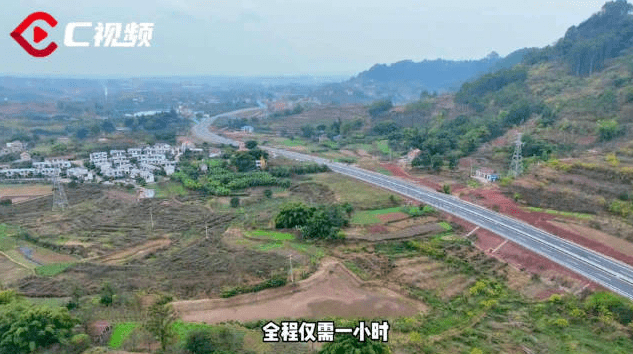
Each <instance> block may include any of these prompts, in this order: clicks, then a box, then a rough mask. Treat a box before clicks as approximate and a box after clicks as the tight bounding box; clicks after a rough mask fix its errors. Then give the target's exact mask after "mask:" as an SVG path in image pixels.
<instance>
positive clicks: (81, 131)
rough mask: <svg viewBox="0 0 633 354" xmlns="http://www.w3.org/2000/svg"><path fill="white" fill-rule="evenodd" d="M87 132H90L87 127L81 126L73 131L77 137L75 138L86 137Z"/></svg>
mask: <svg viewBox="0 0 633 354" xmlns="http://www.w3.org/2000/svg"><path fill="white" fill-rule="evenodd" d="M88 134H90V131H89V130H88V128H86V127H81V128H79V129H78V130H77V132H76V133H75V136H76V137H77V139H85V138H87V137H88Z"/></svg>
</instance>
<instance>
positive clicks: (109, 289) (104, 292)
mask: <svg viewBox="0 0 633 354" xmlns="http://www.w3.org/2000/svg"><path fill="white" fill-rule="evenodd" d="M114 294H115V291H114V287H113V286H112V284H110V282H105V283H104V284H103V287H101V298H100V299H99V302H101V303H102V304H104V305H106V306H110V305H112V302H113V301H114Z"/></svg>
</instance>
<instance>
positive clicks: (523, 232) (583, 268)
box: [192, 108, 633, 300]
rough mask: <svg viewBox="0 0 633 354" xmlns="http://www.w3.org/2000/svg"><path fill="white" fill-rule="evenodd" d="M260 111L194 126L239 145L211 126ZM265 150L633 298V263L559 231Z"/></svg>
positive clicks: (396, 181) (375, 176) (393, 180)
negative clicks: (452, 219) (387, 194)
mask: <svg viewBox="0 0 633 354" xmlns="http://www.w3.org/2000/svg"><path fill="white" fill-rule="evenodd" d="M256 110H258V108H248V109H242V110H239V111H234V112H228V113H224V114H221V115H217V116H214V117H211V118H207V119H205V120H203V121H202V122H201V123H200V124H198V125H196V126H194V127H193V129H192V132H193V133H194V135H196V136H197V137H198V138H200V139H203V140H207V141H209V142H213V143H220V144H230V145H235V146H237V145H238V142H236V141H235V140H231V139H227V138H224V137H222V136H219V135H217V134H213V133H211V132H210V131H209V126H210V125H211V123H213V121H215V120H216V119H217V118H220V117H226V116H231V115H234V114H237V113H243V112H246V111H256ZM262 149H266V150H268V151H270V152H272V153H275V154H277V155H280V156H284V157H286V158H291V159H294V160H297V161H311V162H316V163H320V164H325V165H327V166H328V167H330V169H331V170H332V171H334V172H337V173H341V174H344V175H346V176H349V177H352V178H355V179H358V180H361V181H364V182H367V183H371V184H374V185H377V186H379V187H382V188H385V189H388V190H391V191H394V192H396V193H399V194H402V195H404V196H406V197H409V198H411V199H414V200H418V201H420V202H423V203H426V204H429V205H431V206H433V207H434V208H437V209H440V210H442V211H445V212H447V213H450V214H453V215H455V216H457V217H459V218H461V219H464V220H466V221H468V222H470V223H472V224H475V225H478V226H480V227H482V228H484V229H487V230H490V231H491V232H494V233H495V234H497V235H499V236H502V237H504V238H506V239H508V240H510V241H512V242H515V243H517V244H519V245H521V246H523V247H525V248H527V249H529V250H531V251H533V252H535V253H538V254H540V255H542V256H544V257H546V258H548V259H550V260H551V261H554V262H556V263H558V264H560V265H562V266H564V267H566V268H568V269H570V270H572V271H574V272H576V273H578V274H580V275H583V276H585V277H586V278H588V279H591V280H592V281H594V282H596V283H597V284H600V285H602V286H604V287H606V288H608V289H611V290H612V291H614V292H616V293H618V294H620V295H623V296H625V297H627V298H629V299H632V300H633V267H631V266H629V265H628V264H625V263H623V262H620V261H618V260H615V259H613V258H610V257H608V256H605V255H602V254H600V253H597V252H595V251H592V250H590V249H587V248H585V247H582V246H579V245H577V244H575V243H572V242H569V241H567V240H564V239H561V238H560V237H558V236H555V235H553V234H550V233H548V232H546V231H543V230H541V229H538V228H536V227H534V226H532V225H529V224H527V223H524V222H522V221H519V220H516V219H513V218H511V217H508V216H505V215H503V214H500V213H497V212H494V211H491V210H488V209H486V208H484V207H481V206H478V205H475V204H472V203H469V202H466V201H463V200H461V199H459V198H456V197H453V196H451V195H447V194H443V193H438V192H436V191H434V190H431V189H429V188H426V187H423V186H419V185H415V184H412V183H410V182H407V181H404V180H402V179H400V178H397V177H391V176H385V175H382V174H379V173H375V172H371V171H367V170H364V169H361V168H358V167H353V166H349V165H346V164H343V163H338V162H332V161H330V160H327V159H324V158H320V157H315V156H311V155H306V154H300V153H296V152H291V151H286V150H282V149H276V148H272V147H264V146H262Z"/></svg>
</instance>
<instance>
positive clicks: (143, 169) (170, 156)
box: [0, 140, 222, 183]
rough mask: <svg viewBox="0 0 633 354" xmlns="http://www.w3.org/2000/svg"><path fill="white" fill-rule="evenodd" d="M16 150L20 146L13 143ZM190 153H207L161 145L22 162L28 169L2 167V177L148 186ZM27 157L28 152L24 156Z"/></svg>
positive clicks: (189, 145)
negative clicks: (140, 182)
mask: <svg viewBox="0 0 633 354" xmlns="http://www.w3.org/2000/svg"><path fill="white" fill-rule="evenodd" d="M11 144H12V146H13V147H14V148H15V146H16V145H14V144H13V143H11ZM186 151H192V152H198V153H200V152H204V150H203V149H200V148H196V146H195V144H194V143H192V142H191V141H187V140H185V141H183V142H182V143H181V144H179V145H177V146H175V147H173V146H171V145H169V144H164V143H159V144H155V145H153V146H146V147H135V148H129V149H127V150H110V151H109V152H108V151H97V152H93V153H91V154H90V159H89V161H85V162H86V163H82V162H81V161H72V162H71V161H70V160H71V159H72V158H73V157H72V156H64V157H57V158H47V159H45V160H44V161H41V162H36V161H32V160H31V159H30V156H28V159H27V158H21V159H20V160H16V161H14V163H17V162H20V163H27V166H26V168H11V166H10V165H9V164H7V165H0V177H5V178H51V177H57V176H59V177H66V178H73V179H78V180H82V181H85V182H91V181H96V182H100V181H103V180H104V179H106V180H108V179H132V180H135V179H138V178H139V177H140V178H142V179H143V180H144V181H145V182H146V183H152V182H154V181H155V179H156V178H155V175H156V174H157V173H158V172H159V171H164V174H165V175H167V176H169V175H171V174H173V173H174V172H175V170H176V164H177V162H178V159H179V157H180V155H182V154H183V153H185V152H186ZM23 153H26V152H23ZM221 153H222V152H221V150H219V149H211V150H210V151H209V157H215V156H219V155H221Z"/></svg>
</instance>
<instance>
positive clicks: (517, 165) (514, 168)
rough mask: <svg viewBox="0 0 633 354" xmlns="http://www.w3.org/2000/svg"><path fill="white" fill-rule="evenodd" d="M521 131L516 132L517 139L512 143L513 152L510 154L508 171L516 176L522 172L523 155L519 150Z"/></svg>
mask: <svg viewBox="0 0 633 354" xmlns="http://www.w3.org/2000/svg"><path fill="white" fill-rule="evenodd" d="M522 145H523V142H521V133H518V134H517V140H516V142H515V145H514V154H512V161H511V162H510V173H511V174H512V175H513V176H514V177H515V178H516V177H518V176H519V175H520V174H521V173H523V155H522V152H521V146H522Z"/></svg>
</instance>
